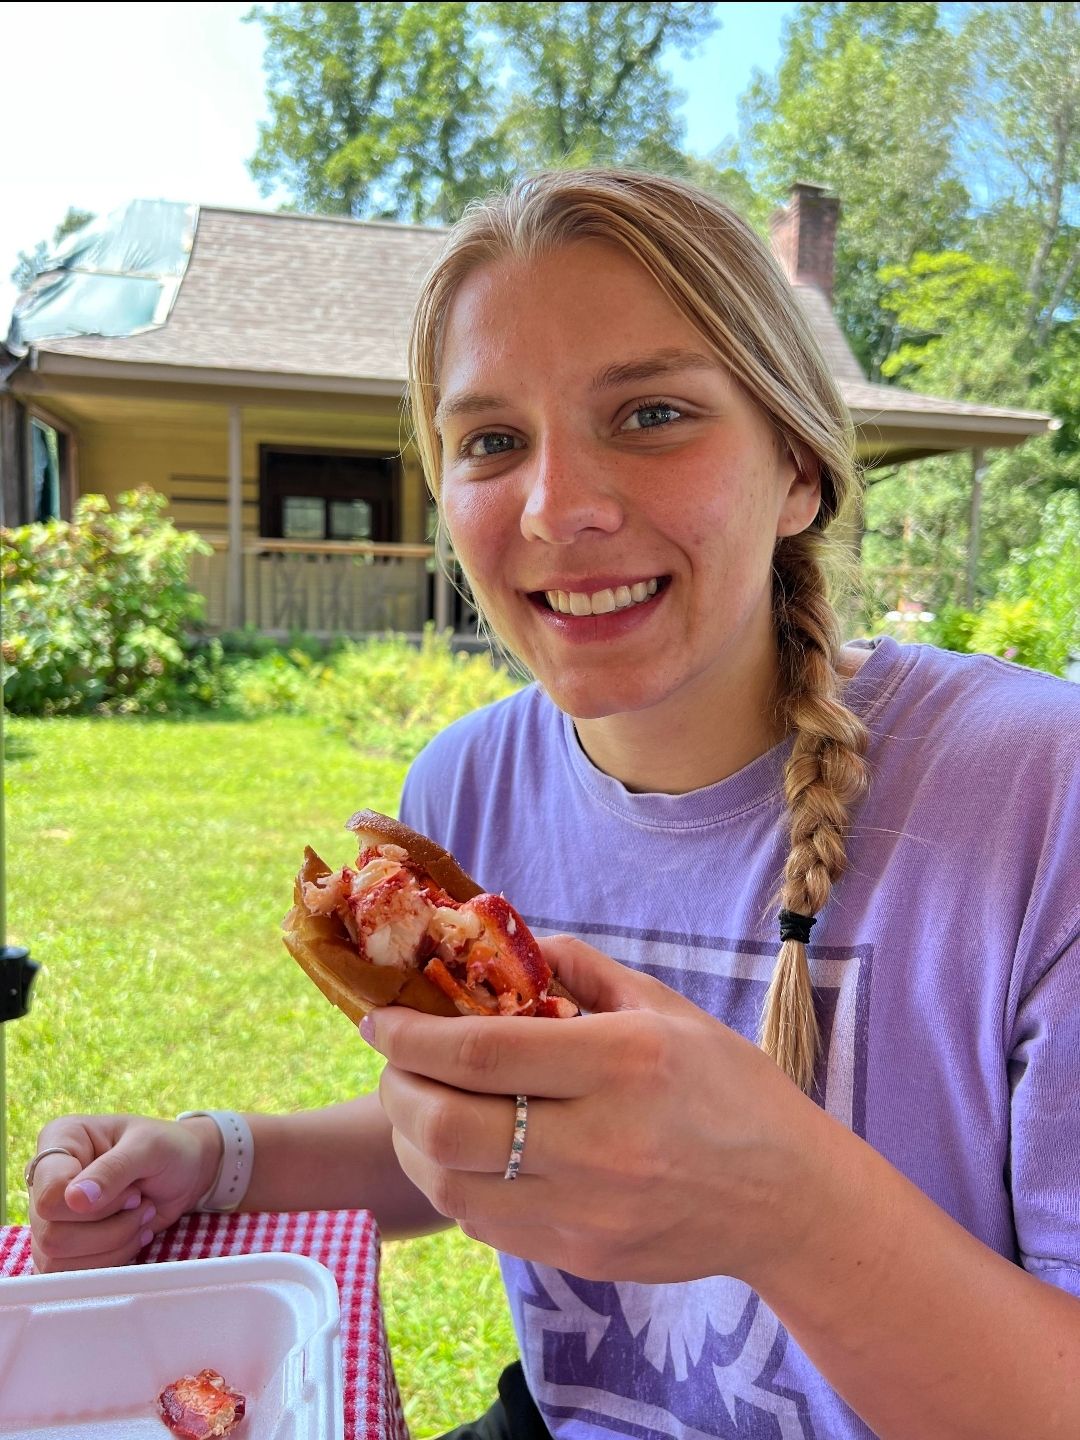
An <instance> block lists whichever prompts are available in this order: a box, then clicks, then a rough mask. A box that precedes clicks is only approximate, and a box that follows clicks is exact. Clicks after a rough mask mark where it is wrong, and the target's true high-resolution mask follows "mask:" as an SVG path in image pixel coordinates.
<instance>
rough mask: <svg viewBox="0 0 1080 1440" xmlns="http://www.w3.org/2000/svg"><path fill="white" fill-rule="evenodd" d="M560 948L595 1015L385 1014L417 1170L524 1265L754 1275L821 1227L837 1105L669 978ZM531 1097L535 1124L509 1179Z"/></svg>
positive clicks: (449, 1206)
mask: <svg viewBox="0 0 1080 1440" xmlns="http://www.w3.org/2000/svg"><path fill="white" fill-rule="evenodd" d="M541 945H542V948H543V949H544V951H545V954H546V958H547V959H548V961H549V963H550V964H551V967H552V969H553V970H554V971H555V972H556V974H558V976H559V978H560V980H561V981H562V982H563V983H564V984H565V985H566V986H567V988H568V989H569V990H570V992H571V993H572V994H573V995H574V996H575V998H576V999H578V1001H579V1002H580V1003H581V1005H582V1007H583V1008H584V1009H585V1010H587V1011H588V1012H590V1013H588V1014H587V1015H584V1016H582V1017H581V1018H580V1019H574V1020H560V1021H539V1020H530V1021H527V1022H524V1021H523V1022H520V1023H519V1022H514V1021H511V1020H492V1019H488V1018H477V1019H472V1018H462V1019H461V1020H455V1021H454V1022H453V1024H447V1023H446V1021H445V1020H443V1019H440V1018H438V1017H435V1016H429V1015H422V1014H418V1013H416V1012H413V1011H409V1010H405V1009H399V1008H397V1007H392V1008H388V1009H382V1010H378V1011H376V1012H374V1013H373V1014H372V1015H370V1016H368V1017H367V1020H366V1021H365V1022H364V1033H365V1035H366V1037H367V1038H368V1039H369V1040H370V1042H371V1043H372V1044H373V1045H374V1046H375V1048H376V1049H377V1050H379V1051H381V1052H382V1054H384V1055H385V1056H386V1058H387V1060H388V1062H389V1063H388V1064H387V1066H386V1068H385V1070H384V1072H383V1076H382V1081H381V1085H380V1095H381V1099H382V1104H383V1109H384V1110H385V1112H386V1115H387V1117H388V1118H389V1120H390V1122H391V1124H392V1126H393V1128H394V1146H395V1149H396V1152H397V1155H398V1159H399V1161H400V1163H401V1166H402V1169H403V1170H404V1171H405V1173H406V1174H407V1175H408V1176H409V1178H410V1179H411V1180H412V1181H413V1183H414V1184H415V1185H416V1186H418V1188H419V1189H420V1190H422V1191H423V1192H424V1194H425V1195H426V1196H427V1197H428V1199H429V1200H430V1201H431V1203H432V1205H433V1206H434V1207H435V1208H436V1210H438V1211H439V1212H440V1213H442V1214H444V1215H447V1216H449V1217H451V1218H453V1219H454V1220H456V1221H457V1222H458V1224H459V1225H460V1226H461V1228H462V1229H463V1230H464V1231H465V1233H466V1234H468V1235H470V1236H472V1237H474V1238H475V1239H478V1240H482V1241H484V1242H485V1243H486V1244H489V1245H492V1246H495V1247H496V1248H497V1249H499V1250H503V1251H506V1252H507V1253H509V1254H513V1255H519V1256H521V1257H523V1258H524V1259H530V1260H538V1261H541V1262H544V1263H546V1264H549V1265H554V1266H557V1267H558V1268H560V1269H565V1270H568V1271H570V1272H572V1273H573V1274H575V1275H580V1276H582V1277H583V1278H586V1279H606V1280H639V1281H649V1282H671V1281H678V1280H689V1279H696V1278H698V1277H700V1276H703V1275H714V1274H729V1275H737V1276H739V1277H740V1278H742V1279H746V1280H748V1281H750V1283H753V1282H752V1278H751V1277H752V1276H753V1274H754V1273H755V1271H756V1270H757V1269H758V1267H759V1266H763V1265H765V1264H767V1263H768V1261H769V1260H770V1258H771V1257H772V1256H773V1255H775V1254H776V1253H777V1252H778V1250H780V1249H782V1248H783V1247H787V1246H791V1245H792V1244H793V1243H795V1242H796V1241H797V1239H798V1238H799V1237H800V1236H801V1235H803V1234H804V1233H805V1232H806V1229H807V1227H808V1225H809V1223H810V1221H811V1220H812V1217H813V1208H812V1205H810V1204H809V1203H808V1196H807V1186H808V1185H809V1183H810V1177H811V1176H812V1175H813V1172H814V1163H815V1143H814V1134H815V1126H816V1124H817V1123H818V1122H819V1121H820V1120H821V1119H822V1118H823V1117H822V1114H821V1112H820V1111H819V1109H818V1107H817V1106H816V1105H814V1104H813V1102H812V1101H810V1100H809V1099H807V1097H806V1096H805V1095H803V1094H802V1093H801V1092H800V1091H799V1090H798V1089H796V1087H795V1086H794V1085H792V1084H791V1082H790V1081H788V1080H787V1079H786V1077H785V1076H783V1075H782V1074H781V1072H780V1071H779V1070H778V1069H777V1068H776V1066H775V1065H774V1064H773V1062H772V1061H771V1060H769V1059H768V1057H767V1056H765V1055H764V1054H763V1053H762V1052H761V1051H760V1050H758V1049H757V1047H756V1046H754V1045H752V1044H751V1043H750V1042H749V1041H747V1040H745V1039H743V1038H742V1037H741V1036H739V1035H737V1034H736V1033H735V1032H734V1031H732V1030H730V1029H728V1028H727V1027H726V1026H724V1025H722V1024H720V1022H719V1021H717V1020H714V1019H713V1018H712V1017H711V1016H709V1015H707V1014H706V1013H705V1012H704V1011H702V1010H699V1009H698V1008H697V1007H696V1006H695V1005H693V1004H691V1003H690V1001H688V1000H686V999H684V998H683V997H682V996H680V995H678V994H676V993H675V992H674V991H672V990H669V989H668V988H667V987H666V986H665V985H662V984H661V983H660V982H659V981H657V980H654V979H652V978H651V977H649V976H645V975H640V974H638V973H637V972H635V971H632V970H629V969H627V968H626V967H625V966H623V965H620V964H619V963H618V962H616V961H614V960H612V959H610V958H608V957H607V956H605V955H602V954H601V953H600V952H599V951H597V950H594V949H593V948H592V947H591V946H588V945H585V944H583V943H582V942H580V941H578V940H574V939H571V938H570V937H568V936H557V937H554V938H552V939H550V940H545V941H542V942H541ZM518 1094H525V1095H528V1097H529V1111H528V1116H529V1118H528V1131H527V1137H526V1141H525V1149H524V1156H523V1162H522V1167H521V1173H520V1176H519V1178H518V1180H517V1181H516V1182H514V1183H507V1182H506V1181H504V1179H503V1172H504V1170H505V1168H506V1162H507V1158H508V1156H509V1153H510V1140H511V1134H512V1131H513V1122H514V1104H513V1098H512V1097H513V1096H515V1095H518Z"/></svg>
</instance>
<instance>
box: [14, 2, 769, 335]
mask: <svg viewBox="0 0 1080 1440" xmlns="http://www.w3.org/2000/svg"><path fill="white" fill-rule="evenodd" d="M249 8H250V6H249V4H248V3H247V0H245V3H243V4H233V3H188V4H174V3H151V4H131V3H120V4H109V3H105V4H85V3H75V4H63V3H60V4H40V3H35V4H19V5H16V4H7V5H3V6H0V55H3V56H4V59H5V65H4V101H5V104H4V108H5V113H6V114H7V116H8V123H7V125H6V127H5V132H6V139H5V145H4V152H5V153H4V156H3V159H2V160H0V332H2V330H3V329H5V328H6V317H7V315H8V314H9V313H10V310H11V306H12V303H13V301H14V298H15V290H14V287H13V286H12V285H10V284H9V283H8V276H9V275H10V273H11V270H12V269H13V267H14V265H15V263H16V258H17V255H18V252H19V250H29V249H31V248H32V247H33V245H34V244H35V242H36V241H38V240H40V239H45V238H47V237H50V236H51V234H52V231H53V230H54V228H55V227H56V225H57V223H58V222H59V220H60V219H61V218H62V217H63V215H64V213H65V212H66V210H67V208H68V206H69V205H76V206H78V207H79V208H80V209H83V210H91V211H94V212H95V213H97V214H102V213H104V212H107V211H109V210H112V209H114V208H116V207H117V206H119V205H122V204H124V203H125V202H126V201H127V200H132V199H140V198H141V199H159V198H161V199H167V200H185V201H197V202H199V203H202V204H213V205H234V206H240V207H245V208H251V209H272V208H274V207H273V202H272V201H270V200H266V199H264V198H263V197H262V196H261V195H260V194H259V191H258V188H257V187H256V185H255V183H254V181H253V180H252V179H251V177H250V175H249V174H248V172H247V166H246V163H245V162H246V161H247V159H248V157H249V156H250V155H251V154H252V153H253V152H254V150H255V145H256V140H257V133H258V132H257V126H258V122H259V120H260V119H262V118H263V117H264V115H265V102H264V85H263V74H262V31H261V29H260V27H259V26H257V25H246V24H243V23H242V20H241V17H242V16H243V15H244V14H246V13H247V11H248V9H249ZM715 8H716V12H717V15H718V17H719V19H720V22H721V28H720V29H719V30H718V31H717V32H716V33H714V35H713V36H712V37H711V38H710V40H709V41H708V43H707V44H706V45H705V46H704V47H703V48H702V50H701V51H700V52H699V53H698V55H696V56H695V57H694V59H692V60H689V61H687V60H683V59H682V58H681V57H680V56H678V55H674V54H672V55H670V56H668V57H667V63H668V65H669V68H670V69H671V71H672V74H673V75H674V77H675V80H676V82H677V84H678V85H679V87H680V88H681V89H682V90H684V91H685V92H686V94H687V100H686V104H685V106H684V108H683V115H684V118H685V120H686V123H687V144H688V146H689V148H690V149H691V150H695V151H698V152H700V153H707V152H708V151H709V150H711V149H712V148H713V147H714V146H715V145H716V144H718V143H719V142H720V141H721V140H723V139H724V137H725V136H726V135H728V134H733V133H734V132H735V131H736V129H737V125H738V119H737V100H738V97H739V96H740V95H741V94H742V93H743V91H744V90H745V89H746V87H747V85H748V84H749V82H750V79H751V75H752V72H753V70H754V69H755V68H757V69H762V70H766V71H770V70H772V69H773V67H774V66H775V64H776V61H777V59H778V56H779V45H780V30H781V25H782V22H783V18H784V16H785V15H786V14H788V13H789V12H790V11H792V10H793V9H795V8H796V7H795V6H794V5H791V4H762V3H749V4H720V5H717V6H716V7H715Z"/></svg>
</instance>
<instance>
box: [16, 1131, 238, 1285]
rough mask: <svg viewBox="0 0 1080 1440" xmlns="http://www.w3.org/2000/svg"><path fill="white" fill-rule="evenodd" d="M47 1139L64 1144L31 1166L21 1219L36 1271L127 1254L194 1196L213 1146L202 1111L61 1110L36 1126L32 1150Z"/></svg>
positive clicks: (203, 1184) (117, 1261)
mask: <svg viewBox="0 0 1080 1440" xmlns="http://www.w3.org/2000/svg"><path fill="white" fill-rule="evenodd" d="M52 1146H62V1147H63V1148H64V1149H65V1150H68V1151H70V1152H71V1153H70V1154H69V1155H61V1154H56V1155H46V1156H45V1158H44V1159H43V1160H41V1161H39V1162H38V1166H37V1169H36V1171H35V1174H34V1183H33V1186H32V1188H31V1191H30V1228H31V1242H32V1251H33V1257H34V1266H35V1268H36V1269H37V1271H38V1272H39V1273H45V1272H48V1271H52V1270H87V1269H91V1268H93V1267H97V1266H104V1265H126V1264H127V1263H128V1262H129V1261H131V1260H134V1258H135V1256H136V1255H137V1254H138V1253H139V1251H140V1250H141V1249H142V1248H143V1247H144V1246H145V1245H148V1244H149V1243H150V1241H151V1239H152V1238H153V1236H154V1235H155V1234H157V1233H158V1231H160V1230H165V1229H167V1228H168V1227H169V1226H170V1225H171V1224H172V1223H173V1222H174V1221H175V1220H178V1219H179V1218H180V1216H181V1215H183V1214H185V1212H186V1211H188V1210H191V1209H193V1208H194V1207H195V1206H196V1205H197V1204H198V1201H199V1199H200V1198H201V1196H203V1195H204V1194H205V1193H206V1191H207V1190H208V1189H209V1188H210V1186H211V1185H212V1183H213V1181H214V1177H215V1175H216V1174H217V1171H218V1167H219V1165H220V1163H221V1151H222V1143H221V1136H220V1133H219V1132H218V1129H217V1126H216V1125H215V1124H214V1122H213V1121H212V1120H210V1119H207V1118H204V1117H200V1118H198V1119H195V1118H193V1119H190V1120H185V1121H183V1122H178V1121H175V1120H151V1119H148V1118H146V1117H145V1116H142V1115H65V1116H64V1117H63V1118H62V1119H60V1120H52V1121H50V1122H49V1124H48V1125H46V1126H45V1128H44V1129H43V1130H42V1131H41V1133H40V1134H39V1136H38V1143H37V1149H38V1152H39V1153H40V1152H41V1151H42V1150H48V1149H50V1148H51V1147H52Z"/></svg>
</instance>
